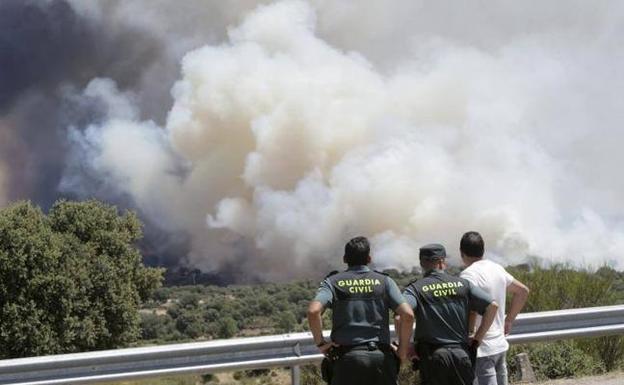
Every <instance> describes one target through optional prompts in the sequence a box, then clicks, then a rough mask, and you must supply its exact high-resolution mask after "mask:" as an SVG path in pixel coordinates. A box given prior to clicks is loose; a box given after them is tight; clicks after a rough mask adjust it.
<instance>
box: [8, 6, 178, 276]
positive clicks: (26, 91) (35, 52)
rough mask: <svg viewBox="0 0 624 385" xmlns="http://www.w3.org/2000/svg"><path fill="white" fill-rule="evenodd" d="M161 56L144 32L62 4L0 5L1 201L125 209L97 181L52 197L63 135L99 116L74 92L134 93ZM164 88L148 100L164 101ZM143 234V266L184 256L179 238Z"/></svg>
mask: <svg viewBox="0 0 624 385" xmlns="http://www.w3.org/2000/svg"><path fill="white" fill-rule="evenodd" d="M162 51H163V49H162V44H161V42H159V41H158V40H157V39H156V38H154V37H152V36H151V35H150V34H149V33H148V32H146V31H141V30H138V29H135V28H134V27H132V26H122V27H121V28H120V27H119V26H116V27H115V28H113V27H111V26H109V25H105V24H104V23H102V22H98V21H97V20H94V19H91V18H88V17H86V16H81V15H79V14H77V13H76V12H75V11H74V9H73V8H72V7H71V5H70V4H69V3H68V2H67V1H65V0H53V1H35V0H2V1H1V2H0V166H2V165H4V168H2V167H0V172H1V171H2V170H3V169H4V171H5V173H8V175H6V176H5V177H6V181H5V183H6V187H7V191H6V193H7V196H6V197H5V198H6V200H7V201H12V200H17V199H30V200H32V201H34V202H35V203H37V204H39V205H41V206H42V207H44V208H48V207H50V205H51V204H52V203H53V202H54V201H56V200H57V199H59V198H61V197H65V198H87V197H96V198H100V199H103V200H105V201H108V202H114V203H116V204H118V205H119V206H120V208H130V207H131V201H130V200H129V199H127V197H124V196H120V194H118V193H115V192H114V191H113V190H111V189H107V188H106V186H105V183H103V182H102V181H101V180H96V179H93V180H86V179H84V178H83V180H82V182H87V185H86V186H82V190H77V191H70V192H67V191H59V183H60V181H61V178H62V176H63V173H64V171H65V167H66V166H67V156H68V154H70V151H69V145H70V144H69V143H68V139H67V138H68V135H67V134H68V129H70V128H71V129H78V130H83V129H84V128H86V127H87V126H89V125H90V124H97V123H99V122H100V121H101V120H102V119H103V118H104V117H105V116H106V105H105V104H104V103H102V101H101V100H98V99H97V98H89V97H85V96H84V95H82V94H81V93H82V89H83V88H84V87H85V85H86V84H87V83H88V82H89V81H90V80H92V79H93V78H96V77H105V78H110V79H113V80H114V81H115V82H116V83H117V85H118V86H119V88H120V89H121V90H123V91H134V90H136V89H138V88H139V87H140V80H141V75H142V71H144V70H146V69H148V68H150V65H155V64H157V63H158V62H159V60H163V59H162V58H163V55H164V53H163V52H162ZM172 79H173V77H172ZM172 81H173V80H172ZM169 88H170V85H169V86H166V87H163V88H162V89H163V92H166V93H165V94H164V95H155V96H154V98H155V99H160V100H168V99H169V98H170V96H169V94H168V89H169ZM165 110H166V109H165ZM163 117H164V115H163ZM0 194H1V191H0ZM1 201H2V197H1V196H0V202H1ZM0 204H1V203H0ZM145 233H146V237H145V240H144V244H143V245H142V246H143V247H144V248H145V249H146V251H147V256H148V262H150V263H153V264H171V263H174V261H179V260H180V259H181V257H183V256H184V254H185V253H186V251H185V247H186V246H185V245H186V243H187V241H186V240H185V238H184V236H183V235H179V234H174V235H170V234H167V233H164V232H163V231H161V230H159V229H158V227H157V226H153V225H149V224H148V226H147V228H146V230H145Z"/></svg>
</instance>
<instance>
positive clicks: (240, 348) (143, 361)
mask: <svg viewBox="0 0 624 385" xmlns="http://www.w3.org/2000/svg"><path fill="white" fill-rule="evenodd" d="M616 334H624V305H617V306H606V307H594V308H583V309H569V310H558V311H548V312H539V313H525V314H520V315H519V316H518V318H517V320H516V323H515V324H514V329H513V331H512V334H511V335H510V336H509V338H508V340H509V342H510V343H515V344H517V343H528V342H536V341H549V340H557V339H567V338H575V337H595V336H607V335H616ZM321 359H322V355H320V354H319V353H318V350H317V348H316V347H315V346H314V343H313V341H312V336H311V334H310V333H295V334H284V335H276V336H266V337H252V338H236V339H230V340H215V341H207V342H194V343H186V344H175V345H160V346H152V347H141V348H130V349H117V350H105V351H97V352H88V353H76V354H62V355H55V356H44V357H33V358H19V359H12V360H4V361H0V385H7V384H12V385H43V384H46V385H47V384H50V385H53V384H88V383H97V382H115V381H123V380H132V379H144V378H155V377H166V376H178V375H188V374H206V373H215V372H223V371H238V370H246V369H261V368H272V367H291V368H293V371H292V373H293V384H298V377H299V375H298V373H299V370H298V368H299V366H300V365H306V364H312V363H318V362H320V360H321Z"/></svg>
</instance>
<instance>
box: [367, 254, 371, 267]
mask: <svg viewBox="0 0 624 385" xmlns="http://www.w3.org/2000/svg"><path fill="white" fill-rule="evenodd" d="M371 259H372V258H371V256H370V255H369V256H368V257H366V264H367V265H368V264H369V263H371Z"/></svg>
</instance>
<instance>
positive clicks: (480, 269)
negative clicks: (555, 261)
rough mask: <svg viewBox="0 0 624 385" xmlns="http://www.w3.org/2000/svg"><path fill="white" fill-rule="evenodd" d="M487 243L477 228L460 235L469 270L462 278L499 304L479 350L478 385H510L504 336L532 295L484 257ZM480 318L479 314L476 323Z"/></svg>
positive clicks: (463, 273) (526, 288)
mask: <svg viewBox="0 0 624 385" xmlns="http://www.w3.org/2000/svg"><path fill="white" fill-rule="evenodd" d="M484 250H485V245H484V242H483V238H482V237H481V235H480V234H479V233H477V232H476V231H469V232H467V233H466V234H464V235H463V236H462V238H461V242H460V246H459V251H460V253H461V257H462V261H463V262H464V265H465V266H466V269H465V270H464V271H462V272H461V274H460V277H462V278H464V279H467V280H468V281H470V283H472V284H473V285H475V286H477V287H479V288H481V289H483V290H484V291H486V292H487V293H488V294H490V295H491V296H492V298H494V301H496V303H498V304H499V307H498V314H497V315H496V317H495V318H494V322H493V323H492V326H491V327H490V329H489V330H488V332H487V333H486V334H485V337H484V338H483V341H482V342H481V344H480V345H479V349H478V351H477V362H476V365H475V382H474V383H475V385H507V364H506V355H507V350H508V349H509V343H508V342H507V340H506V339H505V336H506V335H507V334H509V332H510V331H511V326H512V324H513V322H514V320H515V319H516V316H517V315H518V313H520V310H522V308H523V307H524V304H525V303H526V300H527V298H528V296H529V288H528V287H526V286H525V285H524V284H523V283H522V282H520V281H518V280H517V279H515V278H514V277H513V276H512V275H511V274H509V273H508V272H507V271H506V270H505V268H504V267H502V266H501V265H499V264H498V263H495V262H492V261H490V260H487V259H483V252H484ZM507 292H509V293H511V295H512V297H511V303H510V306H509V309H508V312H507V316H505V296H506V294H507ZM480 321H481V319H480V317H479V316H476V320H475V326H478V325H479V323H480Z"/></svg>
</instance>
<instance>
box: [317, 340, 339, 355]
mask: <svg viewBox="0 0 624 385" xmlns="http://www.w3.org/2000/svg"><path fill="white" fill-rule="evenodd" d="M338 346H340V345H338V344H337V343H335V342H333V341H327V342H326V343H324V344H323V345H320V346H319V347H318V348H319V350H320V351H321V353H323V355H325V356H326V355H327V354H328V353H329V349H331V348H333V347H338Z"/></svg>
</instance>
